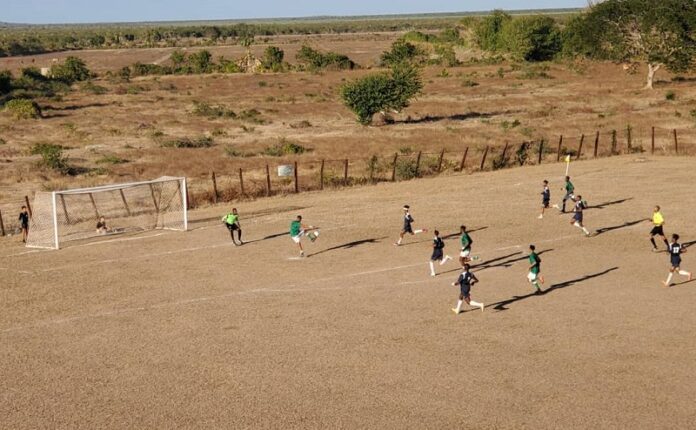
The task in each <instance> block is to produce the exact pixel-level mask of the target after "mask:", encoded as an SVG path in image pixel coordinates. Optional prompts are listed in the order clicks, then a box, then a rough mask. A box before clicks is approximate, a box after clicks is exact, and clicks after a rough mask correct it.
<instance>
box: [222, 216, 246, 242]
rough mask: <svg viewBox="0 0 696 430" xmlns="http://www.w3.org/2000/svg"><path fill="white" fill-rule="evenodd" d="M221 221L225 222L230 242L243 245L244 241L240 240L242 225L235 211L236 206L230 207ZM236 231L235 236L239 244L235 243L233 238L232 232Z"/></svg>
mask: <svg viewBox="0 0 696 430" xmlns="http://www.w3.org/2000/svg"><path fill="white" fill-rule="evenodd" d="M222 222H224V223H225V226H226V227H227V229H228V230H229V231H230V237H231V238H232V243H234V244H235V246H241V245H244V242H243V241H242V225H241V224H240V223H239V213H237V208H232V212H230V213H228V214H227V215H225V216H224V217H222ZM235 231H236V232H237V238H238V239H239V244H238V243H237V241H236V240H234V232H235Z"/></svg>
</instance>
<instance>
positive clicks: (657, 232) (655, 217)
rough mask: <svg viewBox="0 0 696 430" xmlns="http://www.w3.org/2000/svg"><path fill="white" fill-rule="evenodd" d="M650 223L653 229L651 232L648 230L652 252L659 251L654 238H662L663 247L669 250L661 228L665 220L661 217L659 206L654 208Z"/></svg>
mask: <svg viewBox="0 0 696 430" xmlns="http://www.w3.org/2000/svg"><path fill="white" fill-rule="evenodd" d="M652 223H653V228H652V230H650V243H652V246H653V252H659V250H658V249H657V244H655V236H662V240H663V241H664V242H665V246H667V248H669V242H668V241H667V238H666V237H665V232H664V230H663V226H664V225H665V218H664V217H663V216H662V212H660V207H659V206H655V209H653V214H652Z"/></svg>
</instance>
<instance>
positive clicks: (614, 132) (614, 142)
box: [611, 130, 618, 155]
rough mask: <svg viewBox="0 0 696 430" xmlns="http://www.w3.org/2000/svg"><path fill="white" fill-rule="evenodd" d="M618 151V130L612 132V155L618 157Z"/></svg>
mask: <svg viewBox="0 0 696 430" xmlns="http://www.w3.org/2000/svg"><path fill="white" fill-rule="evenodd" d="M617 149H618V141H617V140H616V130H612V131H611V155H616V153H617Z"/></svg>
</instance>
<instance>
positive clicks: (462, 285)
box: [452, 264, 485, 315]
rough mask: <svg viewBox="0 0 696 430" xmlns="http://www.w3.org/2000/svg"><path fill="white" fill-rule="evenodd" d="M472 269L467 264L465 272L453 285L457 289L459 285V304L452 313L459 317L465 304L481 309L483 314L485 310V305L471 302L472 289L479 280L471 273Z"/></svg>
mask: <svg viewBox="0 0 696 430" xmlns="http://www.w3.org/2000/svg"><path fill="white" fill-rule="evenodd" d="M470 269H471V267H470V266H469V265H468V264H465V265H464V270H463V271H462V273H461V274H460V275H459V278H457V281H456V282H454V283H453V284H452V286H455V287H456V286H457V285H459V302H457V307H456V308H452V312H454V313H455V314H457V315H459V314H460V313H461V311H462V304H463V302H466V304H467V305H469V306H476V307H478V308H481V312H483V309H484V308H485V305H484V304H483V303H479V302H475V301H473V300H471V287H472V286H473V285H474V284H475V283H477V282H478V281H479V280H478V278H476V276H475V275H474V274H473V273H471V271H470Z"/></svg>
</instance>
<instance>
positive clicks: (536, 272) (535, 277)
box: [527, 245, 544, 294]
mask: <svg viewBox="0 0 696 430" xmlns="http://www.w3.org/2000/svg"><path fill="white" fill-rule="evenodd" d="M527 280H529V282H530V283H531V284H532V285H533V286H534V288H536V294H541V293H542V290H541V285H539V283H540V282H541V283H542V284H543V283H544V277H543V276H541V258H539V255H538V254H537V253H536V246H534V245H529V273H528V274H527Z"/></svg>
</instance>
